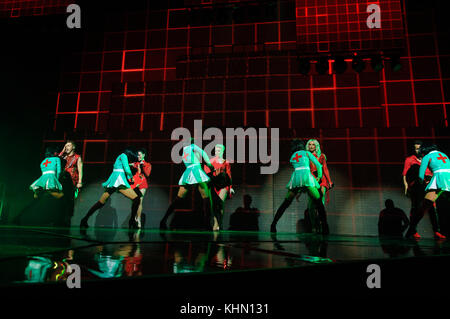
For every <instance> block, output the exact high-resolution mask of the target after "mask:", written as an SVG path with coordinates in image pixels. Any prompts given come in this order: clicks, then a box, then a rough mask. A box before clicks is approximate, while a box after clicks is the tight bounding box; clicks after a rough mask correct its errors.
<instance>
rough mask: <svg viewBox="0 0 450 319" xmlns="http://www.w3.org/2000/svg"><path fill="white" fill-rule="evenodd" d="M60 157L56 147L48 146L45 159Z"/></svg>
mask: <svg viewBox="0 0 450 319" xmlns="http://www.w3.org/2000/svg"><path fill="white" fill-rule="evenodd" d="M54 156H58V150H57V149H56V147H54V146H47V148H46V149H45V153H44V157H54Z"/></svg>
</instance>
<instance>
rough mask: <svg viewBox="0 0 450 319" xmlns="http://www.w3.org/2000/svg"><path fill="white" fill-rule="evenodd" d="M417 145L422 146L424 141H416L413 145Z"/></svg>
mask: <svg viewBox="0 0 450 319" xmlns="http://www.w3.org/2000/svg"><path fill="white" fill-rule="evenodd" d="M416 144H419V145H422V144H423V141H422V140H414V143H413V145H416Z"/></svg>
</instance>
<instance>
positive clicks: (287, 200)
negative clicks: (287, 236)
mask: <svg viewBox="0 0 450 319" xmlns="http://www.w3.org/2000/svg"><path fill="white" fill-rule="evenodd" d="M296 194H297V191H294V190H288V192H287V195H286V198H285V199H284V201H283V202H282V203H281V205H280V207H279V208H278V210H277V212H276V214H275V217H274V218H273V221H272V224H271V225H270V231H271V232H272V233H276V232H277V223H278V221H279V220H280V218H281V216H283V214H284V212H285V210H286V209H287V208H288V207H289V206H290V205H291V203H292V200H293V199H294V197H295V195H296Z"/></svg>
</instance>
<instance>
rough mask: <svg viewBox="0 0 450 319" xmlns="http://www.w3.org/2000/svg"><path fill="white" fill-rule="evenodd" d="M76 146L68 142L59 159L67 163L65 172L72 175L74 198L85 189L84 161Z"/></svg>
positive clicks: (72, 142)
mask: <svg viewBox="0 0 450 319" xmlns="http://www.w3.org/2000/svg"><path fill="white" fill-rule="evenodd" d="M75 149H76V145H75V142H74V141H71V140H69V141H67V142H66V144H65V145H64V148H63V150H62V151H61V153H59V157H61V158H63V159H64V160H65V161H66V165H65V167H64V170H65V171H66V172H68V173H69V174H70V177H71V178H72V182H73V186H74V188H75V194H74V197H77V196H78V191H79V189H80V188H81V187H83V160H82V159H81V156H80V155H79V154H77V153H75Z"/></svg>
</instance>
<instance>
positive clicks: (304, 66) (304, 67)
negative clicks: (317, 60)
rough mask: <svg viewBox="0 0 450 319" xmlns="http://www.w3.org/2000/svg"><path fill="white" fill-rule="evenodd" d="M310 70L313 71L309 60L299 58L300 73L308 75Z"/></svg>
mask: <svg viewBox="0 0 450 319" xmlns="http://www.w3.org/2000/svg"><path fill="white" fill-rule="evenodd" d="M309 70H311V64H310V63H309V59H308V58H299V59H298V72H300V74H303V75H308V73H309Z"/></svg>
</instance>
